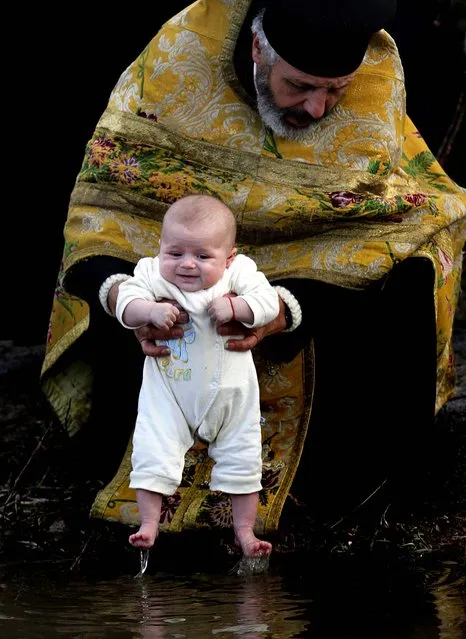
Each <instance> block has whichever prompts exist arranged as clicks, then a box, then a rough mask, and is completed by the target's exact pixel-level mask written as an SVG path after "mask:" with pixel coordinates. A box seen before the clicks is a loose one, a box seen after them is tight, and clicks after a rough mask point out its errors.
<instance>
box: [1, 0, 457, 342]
mask: <svg viewBox="0 0 466 639" xmlns="http://www.w3.org/2000/svg"><path fill="white" fill-rule="evenodd" d="M94 4H95V6H94V5H93V4H92V3H91V4H89V5H86V6H85V8H81V6H79V8H78V7H77V5H74V7H75V8H73V9H72V10H71V11H70V9H66V8H64V7H58V8H57V9H54V10H53V11H52V10H51V9H48V8H47V7H46V8H45V9H44V7H42V6H41V7H39V8H34V9H31V10H29V9H28V10H26V9H24V12H23V10H22V9H16V12H17V13H19V11H22V15H21V16H17V18H16V19H15V20H14V23H15V24H16V26H18V25H19V26H20V28H15V30H14V33H15V39H14V42H16V43H17V44H16V45H15V46H14V47H12V48H11V49H10V50H9V53H8V56H7V58H6V62H7V65H8V67H10V68H11V69H12V76H13V82H12V89H11V88H10V90H9V91H8V94H9V95H10V97H11V94H13V102H12V103H13V105H14V107H13V115H14V119H13V121H11V128H10V124H9V122H10V120H9V118H7V120H5V123H6V127H5V129H6V135H7V138H8V136H12V139H11V141H10V148H13V149H14V150H15V151H16V157H13V159H11V158H9V157H8V156H7V157H6V158H4V161H5V162H6V170H5V173H4V175H5V176H6V177H7V178H9V177H12V178H13V179H12V180H11V181H10V180H9V179H7V180H6V181H5V182H4V186H5V187H6V191H7V192H10V193H11V192H12V193H13V200H12V201H11V202H10V203H9V204H8V205H6V204H4V216H3V220H4V224H3V233H2V236H3V237H2V239H3V241H2V247H3V251H2V253H1V254H2V256H3V257H5V256H7V258H6V259H5V263H4V264H3V265H2V271H3V273H4V281H6V282H7V283H8V284H7V287H6V288H7V295H6V296H5V295H4V296H2V297H3V300H4V302H3V304H2V306H3V310H2V312H1V313H0V316H1V321H2V325H1V326H0V340H2V339H12V340H14V341H15V343H17V344H41V343H43V342H44V340H45V335H46V330H47V324H48V314H49V311H50V307H51V303H52V297H53V291H54V287H55V279H56V274H57V271H58V267H59V263H60V259H61V252H62V241H63V239H62V238H63V235H62V233H63V225H64V222H65V219H66V213H67V207H68V200H69V196H70V193H71V191H72V189H73V185H74V181H75V178H76V175H77V173H78V171H79V168H80V165H81V162H82V158H83V155H84V148H85V144H86V142H87V141H88V139H89V138H90V137H91V135H92V133H93V130H94V127H95V124H96V122H97V120H98V118H99V117H100V115H101V113H102V111H103V110H104V109H105V107H106V104H107V100H108V96H109V94H110V92H111V90H112V88H113V86H114V85H115V83H116V82H117V80H118V78H119V76H120V74H121V72H122V71H123V70H124V69H125V68H126V67H127V66H128V65H129V64H130V63H131V62H132V61H133V60H134V59H135V58H136V57H137V56H138V55H139V53H140V52H141V51H142V49H143V48H144V46H145V45H146V44H147V43H148V42H149V40H150V39H151V38H152V37H153V35H154V34H155V33H156V32H157V30H158V27H159V26H160V24H162V23H163V22H164V21H165V20H166V19H167V18H168V17H170V16H171V15H174V14H175V13H176V12H177V11H178V10H180V9H181V8H183V7H184V6H185V5H187V4H188V3H187V2H185V1H182V0H170V1H169V2H168V1H167V2H165V3H164V4H162V3H160V2H156V3H151V4H149V5H140V4H136V5H134V6H132V7H131V9H130V11H129V12H128V11H126V10H125V8H124V5H120V6H121V8H120V9H118V10H117V9H111V10H109V9H108V5H107V4H106V6H105V7H104V6H103V3H101V4H100V5H99V4H98V3H94ZM160 5H161V6H160ZM453 5H455V6H453ZM461 6H463V7H464V2H456V3H455V2H449V1H446V2H445V1H444V0H440V1H437V0H430V1H427V2H426V1H421V0H417V2H414V1H412V0H399V9H398V15H397V17H396V19H395V21H394V23H393V25H392V26H391V28H390V29H389V31H390V33H391V34H392V35H393V37H394V38H395V40H396V42H397V44H398V47H399V50H400V55H401V58H402V61H403V64H404V67H405V74H406V86H407V95H408V98H407V105H408V114H409V115H410V117H411V118H412V119H413V121H414V122H415V124H416V126H417V127H418V129H419V130H420V131H421V133H422V135H423V136H424V138H425V140H426V141H427V143H428V145H429V146H430V148H431V150H432V152H433V153H435V154H437V153H440V159H441V160H442V163H443V166H444V168H445V169H446V170H447V172H448V173H449V174H450V176H451V177H452V178H453V179H454V180H455V181H457V182H458V183H460V184H462V185H463V186H464V185H466V174H465V168H464V166H463V157H462V156H464V149H465V148H466V140H465V133H464V129H465V127H464V119H463V124H462V127H459V124H460V121H461V118H460V117H459V109H460V108H461V100H463V102H462V108H463V110H464V69H465V55H464V49H463V46H464V31H462V28H464V27H463V26H462V28H459V26H458V25H459V24H461V21H460V19H459V10H461ZM4 29H5V30H8V29H9V26H8V24H5V26H4ZM449 141H450V142H452V143H451V144H449V143H448V142H449ZM10 160H11V162H12V163H13V165H14V167H15V168H12V167H11V165H10ZM7 201H9V198H8V199H7ZM8 220H10V221H11V220H12V221H13V229H14V230H13V232H11V231H8V232H7V231H6V228H7V226H6V225H7V221H8ZM21 265H22V267H23V269H22V274H21V273H20V274H19V275H20V276H19V277H16V275H15V276H14V277H13V270H14V269H18V268H19V267H20V266H21ZM5 276H6V277H5ZM6 298H8V299H9V300H10V301H12V303H7V302H6Z"/></svg>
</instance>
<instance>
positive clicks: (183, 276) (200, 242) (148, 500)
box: [116, 195, 279, 557]
mask: <svg viewBox="0 0 466 639" xmlns="http://www.w3.org/2000/svg"><path fill="white" fill-rule="evenodd" d="M235 236H236V223H235V218H234V216H233V213H232V212H231V211H230V209H229V208H228V207H226V206H225V205H224V204H223V203H222V202H220V201H219V200H217V199H215V198H213V197H210V196H203V195H196V196H188V197H185V198H182V199H180V200H178V201H177V202H175V203H174V204H173V205H172V206H171V207H170V208H169V209H168V211H167V212H166V214H165V217H164V220H163V226H162V233H161V239H160V253H159V255H158V257H155V258H149V257H146V258H143V259H141V260H140V261H139V262H138V264H137V265H136V268H135V271H134V277H132V278H130V279H128V280H126V281H125V282H123V283H122V284H121V285H120V288H119V293H118V300H117V307H116V315H117V317H118V319H119V321H120V322H121V323H122V324H123V326H125V327H127V328H137V327H140V326H143V325H145V324H153V325H154V326H157V327H159V328H162V329H169V328H171V327H172V326H173V324H175V323H176V321H177V317H178V315H179V310H178V308H177V307H176V306H174V305H173V304H171V303H167V302H161V301H158V300H161V299H169V300H174V301H175V302H176V303H177V304H179V306H180V307H181V308H183V309H184V310H185V311H186V312H187V313H188V314H189V317H190V321H189V322H188V324H185V325H184V331H185V332H184V337H183V338H181V339H177V340H169V341H168V342H164V343H166V344H167V345H168V346H169V347H170V348H171V356H170V357H165V358H152V357H146V360H145V364H144V373H143V381H142V386H141V392H140V396H139V405H138V416H137V421H136V427H135V431H134V436H133V455H132V472H131V475H130V486H131V487H132V488H135V489H136V493H137V500H138V505H139V512H140V516H141V527H140V528H139V530H138V532H136V533H135V534H133V535H131V536H130V538H129V541H130V543H131V544H133V545H134V546H137V547H140V548H150V547H151V546H152V545H153V544H154V541H155V539H156V537H157V535H158V529H159V520H160V513H161V506H162V496H163V495H172V494H173V493H175V491H176V489H177V488H178V486H179V484H180V482H181V478H182V473H183V467H184V457H185V454H186V452H187V451H188V450H189V448H190V447H191V446H192V445H193V443H194V438H195V437H197V438H199V439H200V440H202V441H204V442H206V443H208V446H209V455H210V457H211V458H212V459H213V460H214V461H215V464H214V466H213V469H212V474H211V480H210V488H211V490H219V491H223V492H225V493H229V494H230V495H231V503H232V514H233V527H234V531H235V535H236V541H237V543H238V544H239V546H240V547H241V549H242V552H243V555H244V556H245V557H259V556H265V555H269V554H270V553H271V551H272V546H271V544H270V543H269V542H266V541H262V540H260V539H258V538H257V537H256V536H255V534H254V524H255V520H256V516H257V508H258V503H259V491H260V489H261V476H262V456H261V452H262V446H261V428H260V407H259V384H258V381H257V375H256V370H255V367H254V362H253V358H252V354H251V352H250V351H247V352H234V351H229V350H227V349H225V345H224V340H226V338H223V337H221V336H220V335H219V334H218V332H217V330H216V329H217V327H218V326H219V325H221V324H225V323H226V322H230V321H232V320H236V321H238V322H242V323H243V324H244V325H245V326H247V327H256V326H264V325H265V324H267V323H269V322H270V321H272V320H273V319H274V318H275V317H276V316H277V315H278V312H279V301H278V295H277V292H276V291H275V289H274V288H273V287H272V286H271V285H270V284H269V282H268V281H267V279H266V278H265V276H264V274H263V273H261V272H259V271H257V267H256V265H255V263H254V262H253V260H251V259H250V258H248V257H246V256H245V255H237V250H236V248H235ZM230 293H231V294H234V295H229V294H230Z"/></svg>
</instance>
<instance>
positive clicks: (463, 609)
mask: <svg viewBox="0 0 466 639" xmlns="http://www.w3.org/2000/svg"><path fill="white" fill-rule="evenodd" d="M465 584H466V577H464V576H463V577H461V578H459V579H454V578H453V580H452V571H451V570H449V569H447V570H445V571H444V572H443V574H442V575H441V576H440V578H439V580H438V581H437V583H436V584H435V585H434V587H433V588H432V595H433V598H434V603H435V607H436V610H437V617H438V620H439V639H464V637H465V636H466V604H465V600H464V598H462V597H461V596H458V594H456V593H460V592H461V591H463V592H464V586H465Z"/></svg>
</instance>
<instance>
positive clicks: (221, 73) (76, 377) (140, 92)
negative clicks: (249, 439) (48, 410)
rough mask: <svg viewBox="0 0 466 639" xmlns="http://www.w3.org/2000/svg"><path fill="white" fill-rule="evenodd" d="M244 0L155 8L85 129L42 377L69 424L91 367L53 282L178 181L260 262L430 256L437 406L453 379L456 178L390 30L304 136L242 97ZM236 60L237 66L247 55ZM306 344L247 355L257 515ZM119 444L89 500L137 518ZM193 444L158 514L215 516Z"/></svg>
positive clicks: (154, 245) (291, 436) (169, 526)
mask: <svg viewBox="0 0 466 639" xmlns="http://www.w3.org/2000/svg"><path fill="white" fill-rule="evenodd" d="M248 7H249V1H248V0H198V2H195V3H194V4H192V5H190V6H189V7H187V8H186V9H185V10H183V11H182V12H181V13H179V14H178V15H177V16H175V17H174V18H172V19H171V20H170V21H169V22H167V23H166V24H165V25H164V26H163V28H162V29H161V30H160V31H159V33H158V34H157V35H156V36H155V38H154V39H153V40H152V41H151V43H150V44H149V45H148V47H147V48H146V49H145V50H144V51H143V52H142V54H141V55H140V56H139V58H138V59H137V60H136V61H135V62H134V63H133V64H132V65H131V66H130V67H128V69H127V70H126V71H125V72H124V73H123V74H122V76H121V77H120V79H119V81H118V83H117V85H116V87H115V89H114V91H113V93H112V95H111V97H110V101H109V104H108V108H107V109H106V111H105V113H104V114H103V115H102V118H101V119H100V121H99V123H98V125H97V128H96V131H95V133H94V135H93V137H92V139H91V140H90V141H89V144H88V146H87V151H86V156H85V158H84V162H83V165H82V169H81V172H80V174H79V176H78V179H77V182H76V187H75V189H74V191H73V194H72V197H71V203H70V209H69V214H68V219H67V223H66V227H65V251H64V256H63V264H62V272H61V276H60V280H59V285H58V287H57V291H56V296H55V302H54V306H53V310H52V316H51V323H50V332H49V338H48V347H47V354H46V359H45V361H44V367H43V382H44V389H45V392H46V393H47V395H48V397H49V399H50V401H51V403H52V405H53V406H54V408H55V410H56V412H57V414H58V415H59V417H60V418H61V419H62V421H63V422H65V421H66V424H67V427H68V428H69V430H70V432H74V431H76V430H77V429H79V427H80V424H81V423H82V422H83V421H84V420H85V419H86V417H87V416H88V413H89V402H90V395H89V392H90V391H89V388H90V383H91V372H90V371H89V370H88V369H87V368H86V366H85V365H84V364H83V363H82V362H79V361H75V362H74V363H73V364H71V365H68V366H67V367H66V368H65V367H64V366H62V365H61V362H62V355H63V354H64V353H65V351H67V350H68V348H69V347H70V345H71V344H73V343H74V342H76V340H77V338H78V337H79V336H80V335H81V334H82V333H83V332H84V331H85V330H86V329H87V327H88V321H89V318H88V308H87V305H86V304H85V303H84V302H82V301H81V300H79V299H76V298H72V297H70V296H69V295H68V294H67V293H66V292H65V291H64V290H63V288H62V287H61V285H60V282H61V278H62V277H63V275H64V274H65V273H66V272H67V271H68V269H69V268H70V267H71V266H73V265H74V264H76V263H77V262H79V261H81V260H83V259H86V258H88V257H90V256H96V255H106V256H115V257H119V258H122V259H125V260H128V261H131V262H136V261H137V260H138V259H140V258H141V257H144V256H148V255H154V254H156V253H157V251H158V240H159V235H160V228H161V220H162V217H163V214H164V212H165V210H166V209H167V207H168V206H169V205H170V203H172V202H174V201H175V200H176V199H178V198H180V197H182V196H184V195H187V194H191V193H208V194H211V195H214V196H216V197H219V198H221V199H222V200H223V201H224V202H225V203H226V204H227V205H228V206H229V207H230V208H231V209H232V210H233V212H234V213H235V216H236V219H237V224H238V240H239V247H240V249H241V250H243V251H244V252H245V253H247V254H248V255H249V256H250V257H252V258H253V259H254V260H255V261H256V262H257V264H258V267H259V268H260V269H261V270H262V271H263V272H264V273H265V274H266V275H267V276H268V277H269V279H271V280H274V279H278V278H286V277H296V278H312V279H317V280H321V281H324V282H328V283H332V284H336V285H338V286H343V287H349V288H364V287H365V286H367V285H368V284H370V283H371V282H373V281H376V280H379V279H380V278H382V277H383V276H384V275H386V274H387V273H388V272H389V271H390V270H391V269H392V267H393V266H394V264H396V263H397V262H399V261H401V260H404V259H406V258H408V257H412V256H423V257H427V258H429V259H430V261H431V262H432V265H433V267H434V269H435V273H436V278H435V281H436V283H435V290H434V291H433V295H434V298H435V304H436V322H437V338H438V339H437V354H438V360H437V361H438V365H437V401H436V408H437V410H438V409H439V408H440V407H441V406H442V405H443V404H444V403H445V402H446V401H447V399H448V398H449V397H450V396H451V395H452V393H453V387H454V381H455V377H454V369H453V357H452V350H451V337H452V324H453V316H454V312H455V306H456V300H457V297H458V293H459V283H460V271H461V250H462V246H463V244H464V240H465V228H466V226H465V211H466V193H465V191H464V189H462V188H461V187H459V186H458V185H456V184H455V183H453V182H452V181H451V180H450V179H449V178H448V177H447V176H446V175H445V173H444V172H443V170H442V169H441V167H440V166H439V164H438V163H437V162H436V160H435V158H434V157H433V155H432V154H431V152H430V151H429V150H428V148H427V147H426V145H425V143H424V141H423V139H422V138H421V137H420V135H419V133H418V132H417V131H416V129H415V127H414V126H413V124H412V122H411V121H410V120H409V118H407V116H406V113H405V90H404V78H403V70H402V66H401V63H400V60H399V56H398V53H397V50H396V46H395V44H394V42H393V40H392V39H391V38H390V36H389V35H388V34H387V33H385V32H383V31H381V32H379V33H378V34H375V35H374V36H373V38H372V41H371V45H370V47H369V49H368V52H367V54H366V57H365V59H364V62H363V64H362V65H361V67H360V69H359V70H358V72H357V75H356V78H355V80H354V81H353V83H352V84H351V86H350V89H349V91H348V93H347V94H346V95H345V97H344V98H343V99H342V100H341V102H340V103H339V104H338V105H337V106H336V107H335V108H334V109H333V111H332V112H331V113H330V114H329V115H328V116H327V117H325V118H324V119H323V120H322V121H321V122H319V123H317V124H316V125H315V127H314V128H313V132H312V135H311V136H310V137H309V140H308V142H307V143H306V144H304V143H300V144H297V143H293V142H290V141H287V140H285V139H283V138H279V137H276V136H274V134H273V133H272V131H270V130H269V129H268V128H266V127H264V126H263V124H262V122H261V120H260V118H259V116H258V114H257V112H256V111H255V109H254V108H253V107H252V106H251V105H250V104H249V103H248V102H247V101H245V100H244V99H243V96H242V92H241V88H240V87H239V86H238V80H237V78H236V76H235V73H234V69H233V65H232V56H233V50H234V47H235V44H236V39H237V36H238V32H239V29H240V27H241V25H242V23H243V21H244V18H245V16H246V13H247V10H248ZM251 72H252V71H251ZM312 362H313V357H312V344H310V346H309V348H308V349H307V350H306V351H303V352H302V353H300V354H299V355H298V356H297V358H296V359H295V360H293V362H291V363H290V364H283V365H281V366H278V367H273V370H270V366H269V365H268V363H267V362H265V361H262V360H261V358H260V354H257V355H256V365H257V368H258V374H259V379H260V385H261V399H262V414H263V417H264V425H263V441H264V475H263V486H264V490H263V491H262V493H261V504H260V510H259V518H258V530H259V531H260V530H262V531H272V530H275V529H276V527H277V525H278V521H279V517H280V512H281V509H282V506H283V503H284V500H285V498H286V494H287V491H288V488H289V486H290V484H291V481H292V479H293V476H294V473H295V470H296V466H297V463H298V461H299V457H300V454H301V451H302V445H303V441H304V437H305V434H306V430H307V427H308V422H309V415H310V411H311V399H312V384H313V382H312V380H313V366H312ZM129 464H130V461H129V451H128V453H127V455H126V456H125V459H124V460H123V462H122V465H121V467H120V470H119V472H118V473H117V476H116V477H115V479H114V480H113V482H111V484H110V485H109V486H107V487H106V489H105V490H103V491H102V492H101V493H100V495H99V496H98V498H97V500H96V502H95V504H94V508H93V514H94V515H95V516H97V517H103V518H105V519H109V520H118V521H122V522H124V523H136V522H137V517H138V514H137V506H136V504H135V495H134V491H131V490H129V489H128V487H127V485H128V472H129ZM209 473H210V461H209V460H208V459H207V457H206V450H205V448H204V447H203V446H200V445H199V446H196V447H195V448H193V449H192V450H191V451H190V452H189V453H188V455H187V458H186V468H185V474H184V477H183V484H182V486H181V487H180V489H179V491H178V492H177V493H176V494H175V496H174V497H171V498H170V499H168V500H166V502H165V503H164V514H163V518H162V522H161V523H162V526H161V528H162V530H164V529H165V530H171V531H177V530H181V529H183V528H189V527H199V526H208V525H219V526H223V525H229V524H230V519H231V511H230V508H229V503H228V501H227V498H226V497H225V496H224V495H222V494H221V493H210V492H209V491H208V490H207V485H208V478H209Z"/></svg>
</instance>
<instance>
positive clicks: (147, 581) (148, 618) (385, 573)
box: [0, 562, 464, 639]
mask: <svg viewBox="0 0 466 639" xmlns="http://www.w3.org/2000/svg"><path fill="white" fill-rule="evenodd" d="M455 570H456V568H455V567H454V566H448V571H447V572H445V573H444V574H443V573H442V575H441V577H440V578H436V580H435V583H434V584H433V586H432V587H431V588H430V589H426V588H425V586H424V584H425V579H426V575H425V574H424V573H419V572H416V571H415V572H414V574H413V573H412V572H409V571H408V570H407V569H406V570H404V571H403V570H402V571H401V572H400V571H396V570H395V571H394V570H393V569H392V568H388V567H387V566H383V565H379V566H375V567H372V568H368V567H367V566H363V567H361V566H359V565H358V566H354V565H353V566H349V567H348V566H347V567H346V568H345V569H342V567H341V564H339V563H338V562H337V566H336V567H335V564H334V565H331V564H330V562H329V563H326V564H325V566H323V567H321V568H320V569H318V568H316V567H314V566H313V567H309V568H308V567H307V566H306V565H303V566H302V571H301V573H300V574H297V573H296V571H295V570H293V571H291V574H287V573H285V571H282V573H283V574H280V575H274V574H269V575H254V576H251V577H238V576H233V575H212V574H200V573H196V574H194V575H189V576H180V575H168V574H164V573H159V574H155V575H148V574H145V575H144V576H142V577H140V578H139V579H134V577H133V576H128V577H120V578H118V579H114V580H111V581H93V580H91V579H89V578H87V579H86V578H84V577H83V578H81V579H80V580H76V578H75V577H73V580H72V581H71V580H70V579H69V574H68V575H61V576H60V575H55V576H54V578H53V579H52V578H51V577H50V576H49V577H46V576H45V577H44V575H38V574H33V575H31V574H28V575H27V576H25V575H24V574H23V575H22V576H21V577H17V578H15V579H13V580H11V579H10V580H8V581H6V580H4V579H1V578H0V587H1V588H3V596H2V600H1V602H0V637H2V639H15V638H18V639H19V638H20V637H21V639H32V638H37V639H53V638H54V637H63V636H67V637H76V638H78V637H79V638H80V639H81V638H83V639H97V638H99V639H101V638H110V637H111V638H115V639H138V638H141V639H184V638H186V639H204V638H206V637H215V638H216V639H226V638H229V639H235V638H240V639H242V638H245V639H263V638H275V639H287V638H296V639H297V638H310V639H330V638H333V637H338V639H353V638H354V639H356V638H357V639H366V638H367V639H369V638H370V639H460V637H461V639H462V638H463V636H464V634H462V633H464V625H463V626H462V624H464V607H463V604H462V601H461V595H460V591H461V587H462V586H464V579H463V580H462V581H461V580H459V579H458V577H457V575H456V576H455V574H454V571H455ZM2 581H5V583H3V584H2V583H1V582H2Z"/></svg>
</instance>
